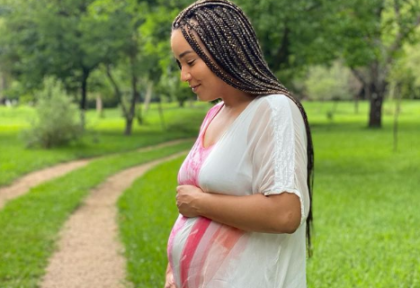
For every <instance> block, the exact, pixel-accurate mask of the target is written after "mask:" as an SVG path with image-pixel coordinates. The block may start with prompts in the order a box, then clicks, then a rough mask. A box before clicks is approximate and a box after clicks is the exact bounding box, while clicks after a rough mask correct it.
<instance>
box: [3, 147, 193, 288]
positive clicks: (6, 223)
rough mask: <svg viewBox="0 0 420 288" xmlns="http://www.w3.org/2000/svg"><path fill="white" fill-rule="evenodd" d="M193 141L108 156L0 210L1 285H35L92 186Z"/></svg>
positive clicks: (29, 287)
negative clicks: (70, 220)
mask: <svg viewBox="0 0 420 288" xmlns="http://www.w3.org/2000/svg"><path fill="white" fill-rule="evenodd" d="M191 145H192V143H191V142H190V141H188V142H184V143H181V144H177V145H172V146H169V147H165V148H159V149H155V150H151V151H144V152H127V153H123V154H119V155H113V156H106V157H105V158H101V159H99V160H95V161H93V162H91V163H90V164H89V165H87V166H85V167H83V168H80V169H78V170H75V171H73V172H70V173H69V174H67V175H65V176H63V177H60V178H57V179H55V180H52V181H49V182H46V183H44V184H41V185H39V186H37V187H35V188H33V189H31V191H30V192H29V193H28V194H26V195H25V196H22V197H20V198H17V199H15V200H14V201H11V202H9V203H7V205H6V206H5V207H4V208H3V209H2V210H0V227H1V229H0V287H7V288H18V287H19V288H32V287H37V283H38V282H39V280H40V278H41V277H42V275H43V274H44V269H45V267H46V265H47V261H48V258H49V257H50V256H51V254H52V252H53V251H54V250H55V248H56V247H55V243H56V240H57V235H58V232H59V230H60V228H61V227H62V226H63V223H64V222H65V221H66V219H67V218H68V217H69V215H70V214H71V213H72V212H74V211H75V210H76V209H77V208H78V207H79V206H80V204H81V201H82V200H83V198H84V197H85V196H86V195H87V194H88V192H89V191H90V189H92V188H94V187H95V186H97V185H99V184H100V183H102V182H103V181H104V180H105V179H106V178H107V177H109V176H110V175H112V174H114V173H117V172H118V171H120V170H122V169H124V168H128V167H130V166H134V165H138V164H141V163H145V162H148V161H151V160H153V159H157V158H161V157H164V156H167V155H171V154H173V153H176V152H179V151H183V150H185V149H188V148H190V147H191Z"/></svg>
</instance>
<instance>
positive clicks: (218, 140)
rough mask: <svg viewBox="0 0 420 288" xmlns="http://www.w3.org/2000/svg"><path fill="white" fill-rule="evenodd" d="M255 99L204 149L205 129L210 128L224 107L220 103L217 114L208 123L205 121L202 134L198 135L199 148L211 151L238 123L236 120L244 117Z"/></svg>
mask: <svg viewBox="0 0 420 288" xmlns="http://www.w3.org/2000/svg"><path fill="white" fill-rule="evenodd" d="M255 99H256V98H255ZM255 99H252V100H251V101H250V102H249V103H248V104H247V105H246V107H245V108H244V109H243V110H242V111H241V113H239V115H238V116H237V117H236V118H235V120H233V122H232V123H231V124H230V125H229V127H227V128H226V130H225V131H224V132H223V133H222V135H221V136H220V137H219V138H218V139H217V140H216V141H215V142H214V143H213V144H211V145H209V146H208V147H205V146H204V139H205V136H206V132H207V128H208V127H209V126H210V123H211V122H213V120H214V118H215V117H216V116H217V115H218V114H219V113H220V111H221V110H222V108H223V107H224V106H225V104H224V102H222V104H221V105H220V108H219V109H218V110H217V112H216V113H214V115H213V116H212V117H211V119H209V121H207V123H206V126H205V127H204V129H203V132H202V133H201V135H200V146H201V148H202V149H211V148H213V147H214V146H215V145H216V144H217V143H219V142H220V141H221V140H222V139H223V138H224V137H225V136H226V135H227V134H228V133H229V131H230V130H232V128H233V127H234V125H235V124H236V123H237V122H238V119H240V118H241V116H242V115H244V113H245V111H246V110H248V108H249V106H250V105H251V104H252V102H254V101H255Z"/></svg>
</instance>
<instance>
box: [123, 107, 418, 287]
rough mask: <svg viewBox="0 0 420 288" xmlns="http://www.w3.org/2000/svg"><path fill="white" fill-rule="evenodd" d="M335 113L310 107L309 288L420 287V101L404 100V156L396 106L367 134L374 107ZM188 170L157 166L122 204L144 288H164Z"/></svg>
mask: <svg viewBox="0 0 420 288" xmlns="http://www.w3.org/2000/svg"><path fill="white" fill-rule="evenodd" d="M332 106H333V104H332V103H324V104H320V103H305V107H306V108H307V110H308V114H309V119H310V121H311V124H312V132H313V138H314V145H315V153H316V170H315V195H314V219H315V233H314V236H313V243H314V256H313V258H311V259H309V260H308V269H307V274H308V287H313V288H324V287H325V288H350V287H351V288H353V287H361V288H364V287H373V288H388V287H404V288H405V287H408V288H410V287H412V288H414V287H420V252H419V247H420V229H418V226H419V224H418V223H420V213H419V212H418V211H419V208H418V203H420V193H419V188H420V176H419V167H420V148H419V147H420V102H414V101H411V102H409V101H407V102H403V105H402V113H401V115H400V121H399V141H398V150H397V151H395V152H394V150H393V136H392V128H393V126H392V125H393V111H394V110H393V103H391V102H388V103H386V105H385V107H384V119H383V120H384V121H383V124H384V125H383V126H384V127H383V128H382V129H367V128H366V123H367V108H368V107H367V103H361V106H360V112H359V113H358V114H355V113H354V111H353V106H352V104H351V103H339V104H338V107H337V111H336V113H335V114H334V117H333V119H332V120H331V119H329V118H328V117H327V114H326V113H327V111H329V110H330V109H331V107H332ZM180 163H181V161H180V160H177V161H173V162H170V163H167V164H164V165H162V166H160V167H156V168H155V169H154V170H153V171H150V172H149V173H147V174H146V175H144V176H143V177H142V178H140V179H139V180H138V181H136V182H135V184H134V185H133V187H131V188H130V189H129V190H127V191H126V193H125V194H124V195H123V197H122V198H121V199H120V201H119V210H120V232H121V235H122V236H121V237H122V239H123V242H124V244H125V246H126V255H127V259H128V263H129V264H128V278H129V280H130V281H132V282H133V283H134V284H135V287H162V286H163V281H164V270H165V267H166V264H167V259H166V241H167V238H168V236H169V232H170V229H171V226H172V225H173V223H174V221H175V219H176V215H177V213H176V206H175V204H174V193H175V192H174V187H175V186H176V175H177V170H178V169H179V166H180ZM162 179H166V181H162ZM138 191H142V193H138Z"/></svg>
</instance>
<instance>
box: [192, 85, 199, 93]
mask: <svg viewBox="0 0 420 288" xmlns="http://www.w3.org/2000/svg"><path fill="white" fill-rule="evenodd" d="M190 87H191V90H192V91H193V92H194V93H197V89H198V87H200V84H198V85H194V86H190Z"/></svg>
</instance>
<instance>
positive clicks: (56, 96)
mask: <svg viewBox="0 0 420 288" xmlns="http://www.w3.org/2000/svg"><path fill="white" fill-rule="evenodd" d="M35 95H36V99H37V105H36V117H35V119H33V121H32V123H31V128H30V129H29V130H26V131H24V132H23V138H24V140H25V142H26V145H27V146H28V147H42V148H46V149H48V148H52V147H56V146H62V145H66V144H68V143H70V142H71V141H74V140H76V139H78V138H80V136H81V135H82V132H83V129H82V125H81V124H80V122H79V121H78V120H77V115H78V113H77V112H78V110H77V107H76V106H75V105H74V104H73V103H72V102H71V100H70V97H69V96H68V95H67V94H66V92H65V91H64V90H63V88H62V86H61V84H60V83H59V82H57V81H56V80H54V79H51V78H49V79H46V80H45V81H44V88H43V90H41V91H39V92H38V93H36V94H35Z"/></svg>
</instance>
